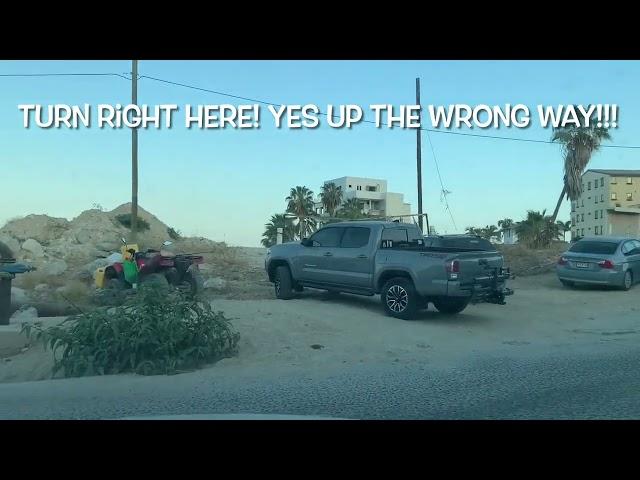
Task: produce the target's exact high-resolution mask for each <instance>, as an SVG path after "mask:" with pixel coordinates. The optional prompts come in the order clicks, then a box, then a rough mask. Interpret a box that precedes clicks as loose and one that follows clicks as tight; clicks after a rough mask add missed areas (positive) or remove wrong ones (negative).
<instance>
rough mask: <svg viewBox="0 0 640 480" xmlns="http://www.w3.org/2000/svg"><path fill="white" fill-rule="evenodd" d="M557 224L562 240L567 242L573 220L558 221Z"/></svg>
mask: <svg viewBox="0 0 640 480" xmlns="http://www.w3.org/2000/svg"><path fill="white" fill-rule="evenodd" d="M556 224H557V225H558V230H559V231H560V235H562V240H563V241H564V242H566V241H567V232H570V231H571V220H567V221H566V222H563V221H561V220H558V221H556Z"/></svg>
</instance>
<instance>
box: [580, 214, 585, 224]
mask: <svg viewBox="0 0 640 480" xmlns="http://www.w3.org/2000/svg"><path fill="white" fill-rule="evenodd" d="M580 221H581V222H584V213H581V214H580Z"/></svg>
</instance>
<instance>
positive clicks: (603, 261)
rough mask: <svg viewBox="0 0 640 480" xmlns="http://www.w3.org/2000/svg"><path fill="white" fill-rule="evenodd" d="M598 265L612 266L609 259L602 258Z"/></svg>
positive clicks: (603, 266)
mask: <svg viewBox="0 0 640 480" xmlns="http://www.w3.org/2000/svg"><path fill="white" fill-rule="evenodd" d="M598 265H600V267H602V268H609V269H611V268H613V266H614V265H613V262H612V261H611V260H602V261H601V262H598Z"/></svg>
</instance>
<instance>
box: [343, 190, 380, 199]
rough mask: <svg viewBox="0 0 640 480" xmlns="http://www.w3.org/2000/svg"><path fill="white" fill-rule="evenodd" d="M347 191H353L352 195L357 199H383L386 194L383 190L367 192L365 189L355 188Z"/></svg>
mask: <svg viewBox="0 0 640 480" xmlns="http://www.w3.org/2000/svg"><path fill="white" fill-rule="evenodd" d="M349 193H353V194H354V195H353V196H354V197H356V198H357V199H359V200H384V199H385V195H386V193H385V192H367V191H366V190H355V191H353V192H349Z"/></svg>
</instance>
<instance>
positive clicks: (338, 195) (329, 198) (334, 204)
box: [320, 182, 342, 217]
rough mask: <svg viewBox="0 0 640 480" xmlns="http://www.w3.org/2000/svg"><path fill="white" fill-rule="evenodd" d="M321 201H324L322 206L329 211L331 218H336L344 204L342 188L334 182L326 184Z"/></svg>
mask: <svg viewBox="0 0 640 480" xmlns="http://www.w3.org/2000/svg"><path fill="white" fill-rule="evenodd" d="M320 200H322V205H323V206H324V208H326V209H327V212H328V213H329V216H331V217H334V216H335V214H336V209H337V208H338V207H339V206H340V204H341V203H342V187H340V186H337V185H336V184H335V183H333V182H330V183H325V184H324V185H322V191H321V192H320Z"/></svg>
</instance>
